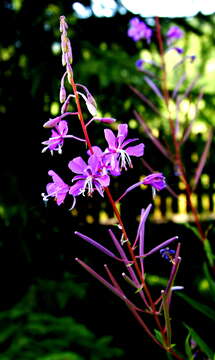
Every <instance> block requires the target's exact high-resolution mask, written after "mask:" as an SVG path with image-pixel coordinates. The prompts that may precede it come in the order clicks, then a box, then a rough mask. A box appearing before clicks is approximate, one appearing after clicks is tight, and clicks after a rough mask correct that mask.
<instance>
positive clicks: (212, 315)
mask: <svg viewBox="0 0 215 360" xmlns="http://www.w3.org/2000/svg"><path fill="white" fill-rule="evenodd" d="M177 295H178V296H179V297H181V298H182V299H183V300H184V301H186V302H187V303H188V304H189V305H190V306H192V307H193V308H194V309H195V310H197V311H199V312H201V313H202V314H203V315H205V316H206V317H207V318H209V319H211V320H213V321H215V311H214V310H213V309H212V308H210V307H209V306H207V305H204V304H202V303H200V302H198V301H196V300H193V299H192V298H191V297H190V296H188V295H185V294H184V293H181V292H177Z"/></svg>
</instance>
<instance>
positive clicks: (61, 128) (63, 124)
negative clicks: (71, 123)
mask: <svg viewBox="0 0 215 360" xmlns="http://www.w3.org/2000/svg"><path fill="white" fill-rule="evenodd" d="M57 128H58V130H59V133H60V134H61V135H62V136H65V135H66V134H67V133H68V125H67V121H65V120H62V121H60V123H59V124H58V126H57Z"/></svg>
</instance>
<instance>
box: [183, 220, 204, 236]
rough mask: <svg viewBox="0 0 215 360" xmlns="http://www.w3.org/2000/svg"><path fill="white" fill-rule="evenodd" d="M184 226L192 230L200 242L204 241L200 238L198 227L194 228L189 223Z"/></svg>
mask: <svg viewBox="0 0 215 360" xmlns="http://www.w3.org/2000/svg"><path fill="white" fill-rule="evenodd" d="M183 225H184V226H185V227H186V228H187V229H190V230H191V231H192V232H193V233H194V234H195V235H196V237H197V238H198V239H199V240H202V238H201V236H200V234H199V232H198V230H197V228H196V227H194V226H192V225H190V224H188V223H184V224H183Z"/></svg>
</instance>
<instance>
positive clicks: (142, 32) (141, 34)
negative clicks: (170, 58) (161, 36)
mask: <svg viewBox="0 0 215 360" xmlns="http://www.w3.org/2000/svg"><path fill="white" fill-rule="evenodd" d="M129 25H130V28H129V30H128V36H129V37H131V38H132V39H133V40H134V41H138V40H140V39H146V41H147V43H150V41H151V37H152V30H151V29H150V28H149V27H148V26H147V25H146V24H145V23H144V22H143V21H140V20H139V19H138V17H134V18H133V19H131V20H130V22H129Z"/></svg>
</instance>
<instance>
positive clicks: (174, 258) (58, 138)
mask: <svg viewBox="0 0 215 360" xmlns="http://www.w3.org/2000/svg"><path fill="white" fill-rule="evenodd" d="M67 29H68V25H67V23H66V20H65V17H64V16H61V17H60V32H61V48H62V63H63V66H65V73H64V75H63V77H62V80H61V86H60V102H61V103H62V104H63V105H62V108H61V114H60V115H59V116H57V117H56V118H54V119H50V120H49V121H47V122H46V123H45V124H44V127H45V128H51V129H52V130H51V131H52V133H51V137H50V138H49V139H48V140H47V141H44V142H43V144H44V145H45V148H44V149H43V151H50V152H51V153H52V154H53V153H54V152H56V151H57V152H58V153H61V152H62V148H63V145H64V141H67V139H70V140H72V141H80V142H84V147H82V148H83V152H82V154H81V155H82V156H78V157H75V158H73V159H70V161H69V162H68V171H71V172H72V173H74V175H73V174H72V184H71V185H68V184H67V183H66V182H64V180H62V179H61V177H60V176H59V175H57V174H56V173H55V171H54V170H49V172H48V174H49V175H50V176H51V178H52V182H50V183H48V185H47V187H46V193H43V194H42V196H43V199H44V201H47V200H48V199H49V198H50V197H53V198H54V199H55V200H56V202H57V204H58V205H61V204H62V203H63V202H64V199H65V198H66V197H71V198H72V200H73V201H72V202H73V204H72V208H71V209H73V208H74V207H75V206H76V200H77V198H78V197H79V196H85V197H87V196H89V197H92V196H93V195H94V192H97V193H98V194H99V195H100V196H101V197H105V198H106V199H107V201H108V202H109V203H110V204H111V206H112V208H113V212H114V214H115V217H116V225H117V227H115V231H113V229H109V230H108V232H109V237H110V241H111V242H112V243H113V245H114V247H115V252H113V251H112V250H109V249H108V246H107V247H106V246H103V245H101V244H100V242H99V241H97V240H98V239H96V240H93V239H92V238H90V237H88V236H87V235H85V234H82V233H80V232H78V231H75V235H76V236H78V237H79V238H81V239H83V240H85V241H86V242H88V243H90V244H91V245H93V246H94V247H95V248H97V249H98V250H99V251H101V252H102V253H104V254H106V255H107V257H109V258H111V261H114V262H116V263H118V266H120V267H122V270H121V273H122V275H121V279H116V277H115V275H114V274H113V272H112V271H111V269H110V266H109V265H107V264H105V265H104V269H105V272H106V277H107V279H106V278H105V277H103V276H102V275H100V274H98V273H97V272H96V271H94V270H93V269H92V268H91V267H90V266H89V265H87V264H86V263H85V262H84V261H82V260H81V259H79V258H76V262H77V263H78V264H80V265H81V266H82V267H83V268H84V269H86V270H87V271H88V272H89V273H90V274H91V275H93V276H94V277H95V278H96V279H97V280H98V281H99V282H101V283H102V284H103V285H104V286H105V287H107V288H108V289H109V290H111V291H112V292H113V293H114V294H115V295H116V296H117V297H118V298H120V299H121V300H122V301H123V303H124V304H125V305H126V306H127V307H128V309H129V310H130V311H131V313H132V314H133V316H134V317H135V319H136V320H137V322H138V323H139V324H140V325H141V326H142V328H143V329H144V330H145V332H146V333H147V335H148V336H149V337H150V338H151V339H152V340H153V341H154V342H155V343H156V344H157V345H158V346H160V348H162V349H163V350H165V351H166V352H167V353H168V354H171V355H172V356H173V357H175V358H177V359H183V357H182V356H181V355H179V354H178V353H177V351H176V350H175V348H174V346H173V345H172V341H171V338H172V330H171V319H170V303H171V300H172V293H173V291H174V290H180V289H182V287H180V286H175V277H176V274H177V271H178V268H179V265H180V261H181V258H180V243H178V244H177V246H175V250H173V249H170V248H169V246H170V244H172V243H173V242H174V241H176V242H177V240H178V237H177V236H175V237H172V238H170V239H168V240H166V241H164V242H162V243H161V244H158V245H157V246H156V247H154V248H152V249H151V250H150V251H148V252H145V246H144V244H145V236H144V232H145V223H146V220H147V217H148V215H149V213H150V210H151V208H152V204H149V205H148V206H146V205H145V204H144V205H143V206H144V208H142V209H141V211H140V222H139V226H138V228H137V231H136V234H128V233H127V230H126V226H125V225H124V223H123V220H122V217H121V214H120V211H119V210H118V206H117V205H118V203H119V202H120V201H121V200H122V199H123V198H124V196H126V194H127V193H128V192H130V191H132V190H134V189H135V188H136V187H138V186H140V185H142V184H144V185H150V186H151V187H152V189H153V193H154V196H155V193H156V191H160V190H162V189H163V188H165V186H166V182H165V177H164V175H163V174H162V173H151V174H149V175H148V176H146V177H145V178H144V179H143V180H142V181H139V182H135V183H134V185H132V186H130V187H129V188H128V189H127V190H126V191H124V192H123V194H122V195H120V196H119V198H118V199H117V200H116V201H114V199H113V197H112V194H111V191H110V189H109V185H110V184H111V181H112V179H113V177H115V176H117V177H119V176H120V175H121V174H122V173H123V172H124V171H126V170H129V168H131V167H132V166H133V164H132V158H133V157H142V156H143V154H144V144H143V143H141V142H140V141H139V139H137V138H135V139H133V138H129V132H128V125H127V124H119V125H118V131H117V134H115V133H114V132H113V131H112V130H111V129H108V128H107V129H105V130H104V137H105V140H106V142H107V145H106V148H105V149H101V148H100V147H98V146H97V145H95V144H94V143H92V142H91V139H90V138H89V135H88V126H89V125H90V124H91V123H92V122H94V121H96V122H97V123H98V124H99V123H100V122H102V123H106V124H112V123H113V122H115V121H116V120H115V119H114V118H105V117H104V118H101V117H97V107H96V101H95V99H94V97H93V96H92V94H91V93H90V92H89V90H88V89H87V87H86V86H84V85H81V84H77V83H76V82H75V80H74V76H73V69H72V66H71V64H72V48H71V44H70V40H69V38H68V36H67ZM142 31H145V33H146V35H145V36H146V37H147V39H149V38H150V32H147V29H145V28H144V29H142ZM66 81H68V84H69V85H70V86H71V89H72V94H69V95H68V96H67V94H66V90H65V85H64V84H65V82H66ZM80 98H82V99H83V100H84V102H85V104H86V107H87V109H88V111H89V113H90V115H91V117H90V118H89V119H87V120H86V121H85V120H84V117H83V113H82V109H81V104H80ZM71 101H74V102H75V104H76V107H77V111H76V112H70V111H69V106H70V102H71ZM69 117H70V118H71V117H72V118H74V117H75V118H76V119H77V121H80V125H81V127H82V130H83V138H79V137H77V136H76V135H71V134H70V135H68V132H69V130H68V119H69ZM86 145H87V148H88V150H87V151H86ZM80 150H81V144H80ZM69 176H70V179H71V175H69ZM86 201H87V199H86ZM77 206H78V205H77ZM95 206H97V205H95ZM156 252H160V256H161V257H163V258H164V259H165V260H167V261H168V262H169V263H170V266H171V271H170V275H169V280H168V281H167V285H166V287H165V288H164V289H161V292H160V294H159V296H157V297H156V296H155V294H152V291H151V289H150V287H149V284H148V282H147V276H146V273H145V259H146V258H147V259H148V258H149V257H150V256H152V260H153V254H154V253H156ZM123 267H124V268H123ZM128 284H129V285H130V295H129V297H128V296H127V294H126V291H127V290H124V289H127V288H128ZM149 315H151V317H152V319H153V321H154V326H153V329H151V325H150V326H149V325H148V316H149ZM150 324H151V321H150ZM154 327H155V330H154Z"/></svg>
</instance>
